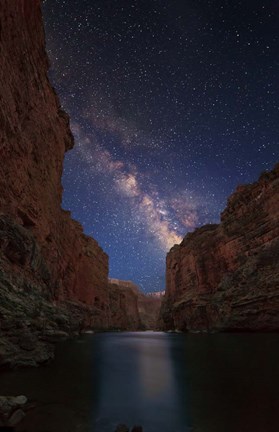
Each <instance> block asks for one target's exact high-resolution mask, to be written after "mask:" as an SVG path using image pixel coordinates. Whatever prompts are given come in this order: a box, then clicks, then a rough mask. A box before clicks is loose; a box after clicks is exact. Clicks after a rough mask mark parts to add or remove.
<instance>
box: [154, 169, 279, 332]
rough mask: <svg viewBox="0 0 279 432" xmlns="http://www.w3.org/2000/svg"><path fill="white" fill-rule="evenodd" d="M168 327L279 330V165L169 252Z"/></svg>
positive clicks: (165, 317) (164, 312)
mask: <svg viewBox="0 0 279 432" xmlns="http://www.w3.org/2000/svg"><path fill="white" fill-rule="evenodd" d="M161 319H162V322H163V328H164V329H178V330H182V331H186V330H202V331H207V330H214V329H216V330H252V331H256V330H264V331H272V330H278V329H279V164H278V165H277V166H276V167H275V168H274V170H272V171H271V172H267V173H264V174H262V175H261V177H260V178H259V180H258V181H257V182H256V183H253V184H250V185H244V186H239V187H238V188H237V190H236V192H235V193H234V194H233V195H232V196H231V197H230V198H229V200H228V204H227V207H226V209H225V210H224V211H223V213H222V214H221V223H220V224H219V225H206V226H203V227H202V228H199V229H197V230H196V231H194V232H193V233H189V234H187V235H186V237H185V238H184V240H183V241H182V243H181V244H180V245H176V246H174V247H173V248H172V249H171V250H170V252H169V253H168V255H167V273H166V296H165V300H164V302H163V305H162V309H161Z"/></svg>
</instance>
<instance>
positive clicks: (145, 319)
mask: <svg viewBox="0 0 279 432" xmlns="http://www.w3.org/2000/svg"><path fill="white" fill-rule="evenodd" d="M162 299H163V294H161V293H160V294H159V293H158V292H157V293H154V294H153V293H152V294H146V295H144V294H142V293H141V294H140V296H139V298H138V305H139V306H138V307H139V314H140V320H141V326H142V328H143V329H145V330H158V328H159V323H158V320H159V313H160V309H161V305H162Z"/></svg>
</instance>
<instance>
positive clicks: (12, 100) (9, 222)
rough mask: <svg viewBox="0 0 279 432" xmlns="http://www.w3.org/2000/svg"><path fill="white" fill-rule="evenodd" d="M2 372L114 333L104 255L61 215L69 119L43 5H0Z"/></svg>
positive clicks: (5, 1)
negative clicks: (53, 69) (79, 336)
mask: <svg viewBox="0 0 279 432" xmlns="http://www.w3.org/2000/svg"><path fill="white" fill-rule="evenodd" d="M0 53H1V67H0V158H1V165H0V341H1V342H0V365H1V364H10V363H14V364H21V363H23V364H25V363H26V364H30V363H31V364H32V363H38V362H43V361H45V360H47V359H48V358H50V357H51V356H52V351H53V350H52V348H51V347H50V346H49V345H48V344H46V341H47V340H53V339H55V338H57V337H58V336H59V334H61V332H62V335H63V334H64V333H69V332H75V331H78V330H79V329H80V328H81V327H86V326H93V327H94V328H108V326H109V321H110V317H109V313H110V312H109V289H108V283H107V281H108V256H107V255H106V254H105V253H104V252H103V251H102V249H101V248H100V246H99V245H98V243H97V242H96V241H95V240H94V239H92V238H89V237H87V236H86V235H84V234H83V232H82V227H81V225H80V224H79V223H78V222H76V221H74V220H72V219H71V215H70V213H69V212H67V211H64V210H62V209H61V199H62V186H61V175H62V169H63V159H64V154H65V152H66V151H67V150H70V149H71V148H72V147H73V144H74V143H73V137H72V134H71V131H70V128H69V119H68V116H67V115H66V114H65V112H64V111H63V110H62V109H61V107H60V104H59V100H58V98H57V96H56V94H55V91H54V90H53V88H52V87H51V85H50V82H49V79H48V76H47V72H48V67H49V64H48V58H47V55H46V52H45V38H44V29H43V23H42V15H41V5H40V1H39V0H20V1H18V0H1V4H0Z"/></svg>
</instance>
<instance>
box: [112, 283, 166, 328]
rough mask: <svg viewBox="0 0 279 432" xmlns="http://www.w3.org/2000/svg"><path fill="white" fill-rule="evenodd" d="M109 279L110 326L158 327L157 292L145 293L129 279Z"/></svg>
mask: <svg viewBox="0 0 279 432" xmlns="http://www.w3.org/2000/svg"><path fill="white" fill-rule="evenodd" d="M109 281H110V298H111V300H110V310H111V326H113V327H114V328H118V329H125V328H126V329H130V330H155V329H157V328H158V319H159V312H160V308H161V303H162V295H159V293H156V294H157V295H152V294H151V295H145V294H144V293H143V292H141V291H140V289H139V287H138V286H137V285H136V284H134V283H133V282H131V281H124V280H119V279H110V280H109ZM121 311H122V312H121ZM125 323H126V324H125Z"/></svg>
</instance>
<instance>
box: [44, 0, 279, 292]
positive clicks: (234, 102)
mask: <svg viewBox="0 0 279 432" xmlns="http://www.w3.org/2000/svg"><path fill="white" fill-rule="evenodd" d="M43 6H44V7H43V13H44V20H45V27H46V37H47V49H48V53H49V57H50V60H51V64H52V67H51V70H50V78H51V81H52V83H53V85H54V87H55V88H56V90H57V92H58V94H59V97H60V100H61V103H62V105H63V108H64V109H65V110H66V111H67V112H68V113H69V114H70V116H71V127H72V131H73V133H74V136H75V141H76V144H75V147H74V149H73V150H71V151H70V152H68V154H67V155H66V158H65V168H64V176H63V185H64V198H63V207H64V208H66V209H70V210H71V211H72V215H73V217H74V218H76V219H78V220H79V221H80V222H81V223H82V225H83V226H84V230H85V232H86V233H87V234H89V235H92V236H93V237H94V238H96V239H97V240H98V242H99V243H100V245H101V246H102V247H103V249H104V250H105V251H106V252H107V253H108V254H109V256H110V274H111V276H112V277H117V278H122V279H131V280H133V281H135V282H136V283H138V284H140V285H141V287H142V288H143V289H144V290H146V291H152V290H155V291H156V290H159V289H163V288H164V271H165V270H164V265H165V254H166V252H167V251H168V250H169V249H170V248H171V247H172V246H173V244H175V243H179V242H180V241H181V240H182V238H183V237H184V235H185V234H186V232H188V231H192V230H193V229H194V228H195V227H198V226H201V225H203V224H205V223H215V222H218V220H219V213H220V212H221V210H222V209H223V208H224V207H225V205H226V198H227V197H228V195H229V194H230V193H232V191H233V190H234V189H235V187H236V186H237V185H238V184H240V183H247V182H251V181H254V180H256V178H257V177H258V175H259V174H260V173H261V172H262V171H264V170H266V169H270V168H272V166H273V165H274V164H275V162H277V161H278V159H279V157H278V156H279V152H278V148H279V143H278V136H279V121H278V117H279V104H278V101H279V79H278V73H279V43H278V28H279V6H278V2H277V1H275V0H272V1H258V0H253V1H249V0H246V1H236V2H231V1H224V0H222V1H219V0H216V1H209V0H195V1H194V0H191V1H188V0H183V1H182V0H181V1H178V0H172V1H166V0H158V1H157V0H149V1H146V0H142V1H140V0H138V1H134V0H129V1H127V0H125V1H124V0H123V1H121V0H115V1H111V0H102V1H100V0H95V1H91V0H82V1H80V0H67V1H66V0H45V1H44V4H43Z"/></svg>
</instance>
